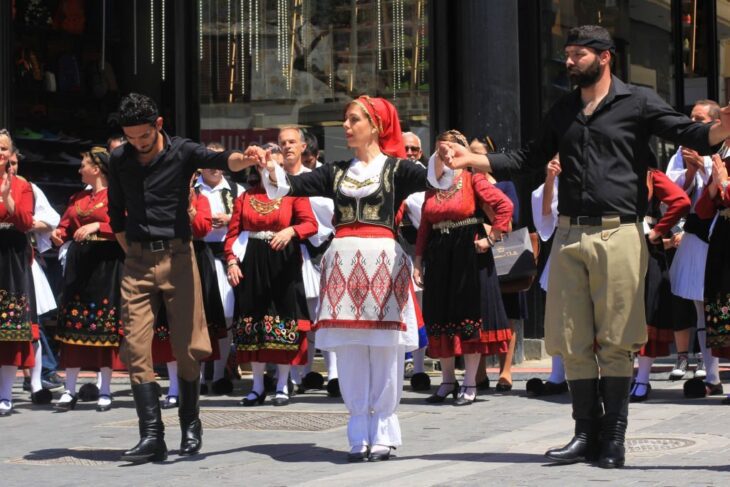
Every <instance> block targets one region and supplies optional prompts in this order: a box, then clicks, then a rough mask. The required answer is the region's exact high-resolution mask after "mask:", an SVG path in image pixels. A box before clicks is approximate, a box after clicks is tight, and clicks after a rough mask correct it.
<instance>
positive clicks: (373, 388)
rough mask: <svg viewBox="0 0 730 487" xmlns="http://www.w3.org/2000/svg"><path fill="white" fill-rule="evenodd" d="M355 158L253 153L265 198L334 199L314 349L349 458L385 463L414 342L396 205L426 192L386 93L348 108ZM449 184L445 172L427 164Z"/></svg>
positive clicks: (396, 439)
mask: <svg viewBox="0 0 730 487" xmlns="http://www.w3.org/2000/svg"><path fill="white" fill-rule="evenodd" d="M342 126H343V129H344V131H345V138H346V139H347V145H348V147H349V148H350V149H352V150H353V152H354V154H355V158H354V159H351V160H346V161H338V162H333V163H330V164H325V165H323V166H321V167H318V168H316V169H314V170H313V171H312V172H309V173H305V174H300V175H297V176H291V175H286V174H285V173H284V171H283V169H281V168H279V167H278V166H277V165H276V164H275V163H274V162H273V161H272V160H271V158H270V156H269V155H268V154H266V153H265V152H264V153H262V151H260V150H258V149H256V148H253V149H251V148H249V151H251V156H252V157H258V158H259V163H260V165H261V167H262V169H263V173H262V179H263V182H264V185H265V186H266V188H267V192H268V194H269V196H270V197H280V196H283V195H286V194H292V195H294V196H322V197H325V198H332V199H333V200H334V204H335V212H334V221H333V222H334V225H335V238H334V239H333V240H332V243H331V245H330V247H329V249H328V250H327V252H325V254H324V256H323V257H322V265H321V269H322V272H321V290H320V307H319V316H318V317H317V323H316V328H317V347H318V348H320V349H324V350H333V351H334V352H335V353H336V355H337V369H338V374H339V383H340V391H341V393H342V397H343V399H344V401H345V405H346V406H347V408H348V410H349V412H350V420H349V423H348V440H349V443H350V453H349V455H348V460H349V461H363V460H365V459H369V460H370V461H379V460H387V459H388V458H390V453H391V450H392V449H393V448H395V447H397V446H399V445H400V444H401V432H400V424H399V422H398V416H397V415H396V414H395V412H396V409H397V407H398V403H399V402H400V395H401V392H402V389H403V354H404V353H405V352H406V351H411V350H415V349H417V348H418V332H417V323H416V315H415V310H414V305H413V296H412V294H413V293H411V292H410V288H411V264H410V260H409V258H408V255H407V254H406V253H405V252H404V251H403V249H402V248H401V246H400V245H399V244H398V242H397V241H396V240H395V235H396V233H395V232H396V228H395V225H396V221H395V212H396V210H397V209H398V208H399V207H400V205H401V203H402V202H403V200H404V199H405V198H406V197H407V196H408V195H409V194H411V193H415V192H418V191H425V190H426V188H427V183H426V181H427V170H426V169H425V168H424V167H422V166H418V165H416V163H414V162H413V161H410V160H406V159H405V157H406V153H405V146H404V144H403V138H402V133H401V127H400V121H399V120H398V112H397V111H396V109H395V107H394V106H393V105H392V104H391V103H390V102H388V101H387V100H385V99H383V98H371V97H369V96H361V97H359V98H357V99H355V100H353V101H352V102H350V103H349V104H348V105H347V107H346V109H345V114H344V121H343V124H342ZM428 171H429V173H430V176H428V179H429V181H432V184H434V185H439V186H443V187H444V188H448V187H449V186H450V184H451V182H450V177H449V176H448V174H450V173H449V171H446V170H445V169H444V168H443V167H442V166H440V165H439V167H434V168H429V170H428Z"/></svg>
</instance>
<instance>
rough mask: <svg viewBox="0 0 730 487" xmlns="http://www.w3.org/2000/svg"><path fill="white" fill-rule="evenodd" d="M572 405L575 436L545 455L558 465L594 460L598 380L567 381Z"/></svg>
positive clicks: (598, 415) (598, 427)
mask: <svg viewBox="0 0 730 487" xmlns="http://www.w3.org/2000/svg"><path fill="white" fill-rule="evenodd" d="M568 386H569V387H570V395H571V399H572V402H573V419H574V420H575V433H574V436H573V439H571V440H570V442H568V444H567V445H565V446H564V447H562V448H555V449H552V450H548V451H547V452H546V453H545V456H546V457H548V458H549V459H550V460H553V461H555V462H558V463H565V464H568V463H576V462H585V461H592V460H595V459H596V458H597V457H598V452H599V448H600V442H599V436H600V432H601V423H600V418H601V415H602V408H601V400H600V397H599V394H598V379H581V380H571V381H568Z"/></svg>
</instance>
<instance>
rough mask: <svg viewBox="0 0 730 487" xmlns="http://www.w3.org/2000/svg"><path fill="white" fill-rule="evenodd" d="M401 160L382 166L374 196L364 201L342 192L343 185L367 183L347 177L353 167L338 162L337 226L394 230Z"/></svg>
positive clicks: (335, 182)
mask: <svg viewBox="0 0 730 487" xmlns="http://www.w3.org/2000/svg"><path fill="white" fill-rule="evenodd" d="M399 163H400V161H399V160H397V159H394V158H392V157H389V158H388V159H386V161H385V164H383V169H382V172H381V173H380V185H379V186H378V189H376V190H375V191H374V192H373V193H371V194H369V195H367V196H365V197H363V198H359V199H358V198H353V197H351V196H347V195H345V194H343V193H342V191H341V189H340V188H341V186H342V184H343V183H345V182H346V183H349V184H353V185H356V186H357V185H358V184H359V185H361V186H366V185H367V183H368V181H364V182H363V183H364V184H363V183H360V182H358V181H355V180H351V179H349V178H348V176H347V170H348V168H349V167H350V162H349V161H342V162H341V163H340V162H338V163H335V169H334V188H333V189H334V193H335V200H334V202H335V215H334V221H335V226H336V227H339V226H342V225H349V224H352V223H364V224H368V225H377V226H381V227H386V228H389V229H391V230H395V228H394V223H395V212H396V210H395V190H394V185H393V178H394V175H395V172H396V170H397V169H398V165H399Z"/></svg>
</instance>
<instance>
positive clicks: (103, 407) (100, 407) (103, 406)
mask: <svg viewBox="0 0 730 487" xmlns="http://www.w3.org/2000/svg"><path fill="white" fill-rule="evenodd" d="M102 397H106V398H107V399H109V403H108V404H99V403H97V404H96V410H97V411H98V412H100V413H105V412H107V411H109V410H110V409H111V408H112V396H111V395H108V394H101V395H100V396H99V400H101V398H102Z"/></svg>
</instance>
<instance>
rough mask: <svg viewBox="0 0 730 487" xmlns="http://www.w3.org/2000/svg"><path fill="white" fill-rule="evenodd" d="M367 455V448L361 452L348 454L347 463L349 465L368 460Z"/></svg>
mask: <svg viewBox="0 0 730 487" xmlns="http://www.w3.org/2000/svg"><path fill="white" fill-rule="evenodd" d="M369 454H370V449H369V448H366V449H365V450H363V451H358V452H350V453H348V454H347V461H348V462H350V463H356V462H364V461H365V460H367V459H368V455H369Z"/></svg>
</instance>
